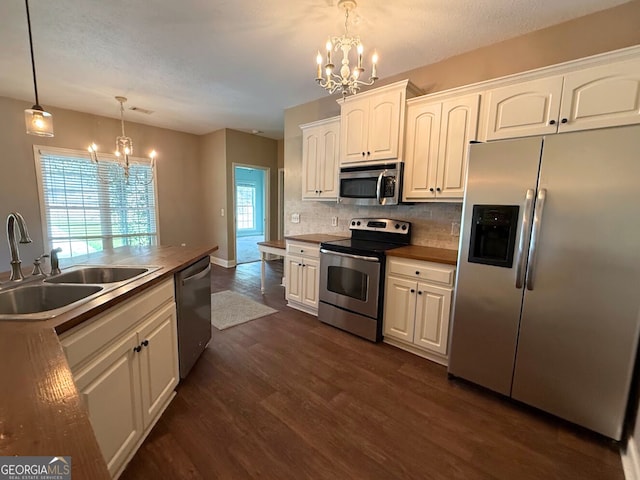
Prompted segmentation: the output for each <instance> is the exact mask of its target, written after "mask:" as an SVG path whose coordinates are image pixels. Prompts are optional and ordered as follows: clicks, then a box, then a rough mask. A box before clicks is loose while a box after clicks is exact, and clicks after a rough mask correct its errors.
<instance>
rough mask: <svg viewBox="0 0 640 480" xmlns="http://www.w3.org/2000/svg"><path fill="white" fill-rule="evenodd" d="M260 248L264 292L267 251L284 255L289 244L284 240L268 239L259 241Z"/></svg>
mask: <svg viewBox="0 0 640 480" xmlns="http://www.w3.org/2000/svg"><path fill="white" fill-rule="evenodd" d="M258 250H259V251H260V260H261V262H262V264H261V265H260V267H261V268H260V292H261V293H262V294H264V265H265V263H264V262H266V261H267V253H270V254H272V255H278V256H279V257H284V256H285V255H286V252H287V245H286V243H285V241H284V240H267V241H265V242H258Z"/></svg>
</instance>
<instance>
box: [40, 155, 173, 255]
mask: <svg viewBox="0 0 640 480" xmlns="http://www.w3.org/2000/svg"><path fill="white" fill-rule="evenodd" d="M47 153H52V154H54V155H60V156H64V157H69V158H74V157H75V158H78V159H83V160H91V156H90V155H89V153H88V152H87V151H85V150H76V149H71V148H61V147H50V146H45V145H33V159H34V164H35V169H36V172H35V173H36V184H37V187H38V203H39V208H40V224H41V228H42V244H43V246H44V249H45V250H49V249H51V248H53V247H52V245H51V243H50V242H49V240H50V235H49V229H48V225H47V213H46V212H47V209H46V205H45V201H44V185H43V178H42V161H41V158H40V156H41V155H46V154H47ZM99 156H100V158H104V159H106V160H111V161H114V162H116V161H117V157H116V156H115V155H113V154H109V153H101V154H99ZM129 162H130V163H138V164H151V160H150V159H149V158H144V157H134V156H130V157H129ZM153 195H154V196H155V202H154V203H155V208H154V210H155V212H154V213H155V216H156V235H155V236H156V243H155V245H161V240H160V207H159V204H160V197H159V196H158V168H157V163H156V165H155V166H154V168H153ZM101 238H105V237H101ZM78 257H79V256H78ZM71 258H74V257H71Z"/></svg>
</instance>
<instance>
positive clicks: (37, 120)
mask: <svg viewBox="0 0 640 480" xmlns="http://www.w3.org/2000/svg"><path fill="white" fill-rule="evenodd" d="M33 126H34V127H36V128H37V129H41V128H42V127H44V120H43V118H42V115H40V114H37V113H35V114H34V115H33Z"/></svg>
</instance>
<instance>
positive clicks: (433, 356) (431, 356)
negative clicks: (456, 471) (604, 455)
mask: <svg viewBox="0 0 640 480" xmlns="http://www.w3.org/2000/svg"><path fill="white" fill-rule="evenodd" d="M383 342H384V343H388V344H389V345H393V346H394V347H396V348H399V349H401V350H406V351H407V352H409V353H413V354H414V355H418V356H419V357H422V358H426V359H427V360H431V361H432V362H435V363H439V364H440V365H444V366H445V367H446V366H447V365H448V364H449V359H448V357H446V356H443V355H440V354H438V353H435V352H428V351H426V350H423V349H421V348H420V347H416V346H414V345H409V344H408V343H404V342H402V341H400V340H396V339H395V338H391V337H384V339H383ZM638 480H640V479H638Z"/></svg>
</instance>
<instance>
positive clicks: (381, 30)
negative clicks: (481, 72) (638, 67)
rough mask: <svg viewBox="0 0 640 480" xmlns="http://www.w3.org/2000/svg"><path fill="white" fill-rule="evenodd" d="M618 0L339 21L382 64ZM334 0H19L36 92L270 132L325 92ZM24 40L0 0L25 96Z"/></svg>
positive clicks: (428, 8)
mask: <svg viewBox="0 0 640 480" xmlns="http://www.w3.org/2000/svg"><path fill="white" fill-rule="evenodd" d="M626 1H627V0H487V1H478V0H394V1H391V0H359V5H358V9H357V10H356V11H355V12H354V14H352V17H353V20H354V25H353V26H352V27H351V30H352V31H353V32H354V33H359V34H360V37H361V39H362V42H363V44H364V45H365V48H367V49H368V52H370V51H371V49H372V48H374V47H375V48H376V49H377V50H378V52H379V54H380V63H379V75H380V76H381V77H386V76H390V75H393V74H396V73H400V72H403V71H406V70H410V69H412V68H415V67H419V66H421V65H426V64H429V63H433V62H435V61H438V60H441V59H444V58H447V57H449V56H451V55H456V54H459V53H462V52H465V51H469V50H473V49H475V48H478V47H480V46H483V45H489V44H492V43H495V42H498V41H501V40H504V39H507V38H510V37H514V36H517V35H520V34H523V33H526V32H529V31H533V30H537V29H540V28H544V27H546V26H549V25H553V24H556V23H560V22H563V21H565V20H569V19H571V18H575V17H579V16H582V15H586V14H588V13H592V12H595V11H598V10H603V9H606V8H610V7H613V6H615V5H619V4H622V3H626ZM336 4H337V1H336V0H305V1H301V0H233V1H231V0H180V1H176V0H55V1H51V0H31V1H30V10H31V22H32V28H33V37H34V49H35V56H36V65H37V68H38V80H39V93H40V102H41V103H42V104H43V105H44V106H45V107H46V106H57V107H63V108H69V109H72V110H78V111H82V112H88V113H94V114H99V115H105V116H108V117H116V118H117V117H118V115H119V112H118V108H119V107H118V104H117V103H116V101H115V100H114V99H113V97H114V96H115V95H124V96H127V97H128V98H129V102H128V104H127V106H137V107H141V108H145V109H149V110H153V111H154V113H153V114H152V115H149V116H147V115H144V114H142V113H139V112H130V111H127V113H126V117H125V118H126V120H128V121H135V122H140V123H146V124H149V125H156V126H160V127H166V128H171V129H174V130H180V131H185V132H191V133H196V134H202V133H207V132H211V131H214V130H217V129H220V128H223V127H230V128H236V129H239V130H245V131H251V130H253V129H257V130H261V131H263V132H264V135H265V136H269V137H273V138H280V137H281V136H282V130H283V110H284V109H285V108H288V107H291V106H294V105H298V104H301V103H304V102H307V101H311V100H314V99H316V98H320V97H322V96H324V95H325V93H324V91H323V90H321V89H320V88H319V87H318V86H317V85H316V84H315V83H314V81H313V79H314V77H315V53H316V50H317V49H318V48H319V47H322V45H323V44H324V42H325V41H326V38H327V36H328V35H330V34H332V35H338V34H341V33H342V32H343V23H344V17H343V14H342V12H341V11H340V10H339V9H338V8H337V7H336ZM28 49H29V45H28V34H27V25H26V14H25V8H24V2H23V1H21V0H1V1H0V96H7V97H12V98H18V99H23V100H27V101H29V102H32V101H33V87H32V83H31V71H30V61H29V50H28ZM366 53H367V52H365V55H366ZM366 75H367V76H368V72H367V74H366Z"/></svg>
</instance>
